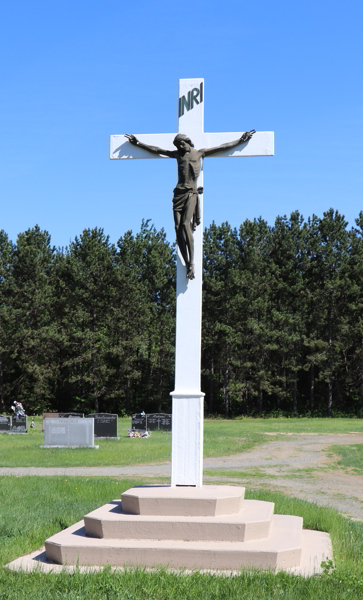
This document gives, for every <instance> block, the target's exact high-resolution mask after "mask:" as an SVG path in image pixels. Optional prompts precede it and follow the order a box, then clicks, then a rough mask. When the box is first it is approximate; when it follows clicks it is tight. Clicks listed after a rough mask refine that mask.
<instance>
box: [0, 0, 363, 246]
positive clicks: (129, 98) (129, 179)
mask: <svg viewBox="0 0 363 600" xmlns="http://www.w3.org/2000/svg"><path fill="white" fill-rule="evenodd" d="M362 17H363V4H362V2H361V1H359V0H357V1H352V0H345V1H344V2H343V0H341V1H339V2H337V1H335V0H331V1H329V2H328V1H325V2H322V1H320V0H314V1H311V0H304V2H291V0H289V1H286V0H278V1H277V0H254V1H252V0H248V1H245V0H238V1H236V0H225V1H224V2H217V1H215V0H209V1H208V2H207V1H203V2H202V1H198V0H196V1H190V2H178V3H176V2H170V1H166V0H155V1H152V0H151V1H150V0H149V1H145V0H134V2H125V1H122V0H118V1H117V2H116V1H114V0H108V1H107V2H100V1H97V2H96V1H93V0H87V2H86V1H84V0H77V1H76V2H75V1H74V0H72V1H69V0H62V1H59V0H52V1H51V2H49V0H47V1H43V0H35V1H34V2H29V1H28V2H25V1H19V2H16V0H13V1H12V2H10V1H9V0H5V2H3V3H2V5H1V8H0V56H1V79H0V81H1V84H0V90H1V93H0V161H1V163H0V165H1V166H0V198H1V220H0V229H4V230H5V231H6V232H7V233H8V235H9V237H10V238H11V239H12V240H13V241H15V239H16V236H17V234H18V233H19V232H21V231H24V230H26V229H28V228H29V227H32V226H34V225H35V224H39V225H40V227H41V228H42V229H46V230H48V231H49V232H50V234H51V235H52V243H53V244H55V245H56V246H66V245H67V244H68V243H69V241H70V240H71V239H73V238H74V237H75V236H76V235H79V234H80V233H81V232H82V231H83V229H84V228H87V227H96V226H98V227H103V228H104V230H105V233H106V234H108V235H110V238H111V241H112V242H116V241H117V239H118V238H119V237H120V236H121V235H123V234H124V232H125V231H127V230H129V229H132V230H133V231H134V232H135V233H136V232H137V231H139V229H140V223H141V220H142V218H145V219H147V218H149V219H151V220H152V222H153V223H154V224H155V226H156V227H157V228H158V229H160V228H161V227H164V228H165V230H166V232H167V234H168V239H169V240H170V241H173V240H174V229H173V218H172V208H171V199H172V189H173V187H174V185H175V179H176V170H175V164H174V161H172V160H160V161H158V160H157V161H155V160H153V161H110V160H109V159H108V136H109V134H116V133H125V132H128V133H135V134H136V133H164V132H172V131H175V130H176V117H175V115H176V90H177V81H178V79H179V78H189V77H204V79H205V131H239V130H241V131H243V130H247V129H252V128H255V129H257V130H274V131H276V156H275V157H269V158H245V159H236V160H230V159H228V160H226V159H218V158H213V159H209V161H208V159H207V160H206V165H205V181H204V183H205V194H204V201H205V224H206V225H209V224H210V223H211V221H212V220H215V221H216V222H217V223H221V222H222V221H229V222H230V223H231V224H232V225H233V226H238V225H239V224H240V223H242V222H243V221H244V220H245V219H246V218H248V219H253V218H254V217H259V216H262V217H263V218H264V219H266V220H267V221H268V222H269V223H270V224H273V223H274V220H275V217H276V216H277V215H284V214H287V215H289V214H290V213H291V212H292V211H293V210H296V209H298V210H299V211H300V212H301V213H302V214H303V215H304V216H305V218H307V217H308V216H310V215H312V214H313V213H315V214H317V215H318V216H322V215H323V212H324V211H326V210H328V209H329V208H330V207H333V208H335V209H338V210H339V211H340V212H341V213H343V214H344V215H345V216H346V218H347V220H348V222H349V226H352V225H353V224H354V219H355V218H356V217H357V216H358V213H359V211H360V210H363V202H362V200H363V198H362V187H363V160H362V159H363V94H362V92H363V77H362V57H363V36H362V26H363V18H362Z"/></svg>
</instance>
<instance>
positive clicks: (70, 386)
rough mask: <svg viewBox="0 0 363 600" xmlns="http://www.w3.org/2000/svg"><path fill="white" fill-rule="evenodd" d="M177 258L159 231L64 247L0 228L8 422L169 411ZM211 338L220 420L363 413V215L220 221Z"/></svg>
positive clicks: (211, 374)
mask: <svg viewBox="0 0 363 600" xmlns="http://www.w3.org/2000/svg"><path fill="white" fill-rule="evenodd" d="M175 258H176V255H175V246H174V245H170V244H169V243H168V242H167V240H166V235H165V233H164V231H163V230H161V231H157V230H156V229H155V228H154V227H153V226H152V225H150V223H149V222H148V221H146V222H143V223H142V226H141V230H140V232H139V233H138V234H137V235H133V234H132V232H127V233H125V235H124V236H123V237H121V238H120V239H119V241H118V242H117V245H113V244H111V243H110V241H109V238H108V237H107V236H106V235H105V234H104V232H103V230H102V229H98V228H96V229H92V230H84V232H83V233H82V235H80V237H79V238H78V237H77V238H76V239H75V240H74V241H73V242H72V243H71V244H70V246H69V247H67V248H66V249H55V248H54V247H52V246H51V240H50V236H49V234H48V232H46V231H41V230H40V228H39V227H38V226H36V227H34V228H33V229H29V230H28V231H26V232H25V233H21V234H20V235H19V236H18V239H17V241H16V243H15V244H13V243H12V242H11V241H10V240H9V238H8V236H7V234H6V233H5V232H4V231H0V412H2V411H4V412H8V411H9V408H10V405H11V404H12V402H13V401H14V400H18V401H21V402H22V403H23V404H24V407H25V408H26V411H27V412H28V414H33V413H41V412H43V411H45V410H50V411H69V410H82V411H83V412H85V413H87V412H91V411H106V412H117V413H118V414H131V413H132V412H137V411H140V410H145V411H146V412H154V411H157V412H161V411H170V406H171V403H170V395H169V394H170V391H171V390H172V389H173V379H174V373H173V371H174V343H175V263H176V260H175ZM202 340H203V341H202V346H203V347H202V389H203V391H204V392H205V393H206V409H207V411H208V412H209V413H210V414H217V413H219V414H225V415H227V416H228V415H239V414H258V413H259V414H261V413H278V412H279V411H282V412H284V413H285V414H291V415H292V414H296V413H300V414H307V413H310V414H327V415H330V416H331V415H333V414H339V413H344V414H356V415H360V416H363V212H362V213H360V215H359V217H358V218H357V220H356V227H355V228H352V229H351V230H348V229H347V223H346V221H345V219H344V217H343V216H342V215H341V214H339V212H337V211H334V210H332V209H331V210H329V211H328V212H326V213H324V217H323V218H318V217H316V216H313V217H311V218H310V219H309V220H308V221H307V222H304V219H303V217H302V216H301V215H300V214H299V213H298V212H295V213H293V214H292V215H291V217H290V218H287V217H278V218H277V219H276V222H275V225H274V226H273V227H271V226H269V225H268V224H267V223H266V222H265V221H264V220H262V219H257V220H254V221H245V222H244V223H243V224H242V225H241V226H240V227H239V229H235V228H232V227H231V226H230V225H229V224H228V223H223V224H222V225H220V226H217V225H216V224H214V223H213V224H212V225H211V226H210V227H209V228H208V229H206V230H205V235H204V286H203V334H202Z"/></svg>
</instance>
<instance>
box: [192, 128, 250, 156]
mask: <svg viewBox="0 0 363 600" xmlns="http://www.w3.org/2000/svg"><path fill="white" fill-rule="evenodd" d="M254 133H256V129H251V131H246V132H245V133H243V134H242V135H241V137H240V138H238V140H234V141H233V142H227V143H226V144H221V145H220V146H215V147H214V148H202V150H200V152H201V153H202V155H203V156H212V155H213V154H217V153H218V152H222V151H223V150H230V149H231V148H235V146H238V145H239V144H245V143H246V142H249V141H250V139H251V137H252V136H253V134H254Z"/></svg>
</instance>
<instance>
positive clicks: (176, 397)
mask: <svg viewBox="0 0 363 600" xmlns="http://www.w3.org/2000/svg"><path fill="white" fill-rule="evenodd" d="M178 132H179V133H184V134H186V135H188V136H189V137H190V138H191V140H192V142H193V143H194V147H195V148H197V149H199V148H212V147H214V146H219V145H220V144H225V143H226V142H231V141H233V140H237V139H238V138H239V137H241V135H242V133H243V132H242V131H240V132H234V133H204V80H203V79H181V80H180V81H179V98H178ZM131 133H133V132H131ZM136 137H137V138H138V140H140V142H143V143H144V144H149V145H152V146H158V147H159V148H164V149H166V150H174V151H175V146H173V139H174V137H175V133H161V134H136ZM274 154H275V134H274V132H272V131H259V132H256V133H255V135H254V136H253V137H252V139H251V140H250V141H249V142H248V143H245V144H240V145H239V146H237V147H235V148H232V149H231V150H226V151H223V152H219V153H218V154H216V155H215V156H218V157H220V156H225V157H227V156H229V157H239V156H273V155H274ZM110 158H111V159H136V158H150V159H152V158H167V157H165V156H161V155H156V154H152V153H151V152H148V151H147V150H144V149H142V148H139V147H137V146H135V145H132V144H131V143H130V142H129V141H128V139H127V138H126V137H125V136H124V135H111V136H110ZM202 163H203V161H202ZM203 178H204V172H203V164H202V165H201V173H200V176H199V178H198V186H202V187H203ZM165 200H166V206H167V199H165ZM171 200H172V190H170V199H169V207H170V218H172V201H171ZM200 215H201V223H200V225H199V226H198V227H197V229H196V231H195V233H194V252H195V279H193V280H188V279H187V278H186V267H185V265H184V263H183V259H182V258H181V255H180V251H179V250H178V258H177V287H176V294H177V311H176V356H175V390H174V391H173V392H171V395H172V398H173V408H172V414H173V423H172V431H173V432H172V475H171V485H172V486H175V485H190V486H201V485H202V483H203V419H204V394H203V392H202V391H201V389H200V366H201V328H202V273H203V228H204V226H203V195H201V197H200Z"/></svg>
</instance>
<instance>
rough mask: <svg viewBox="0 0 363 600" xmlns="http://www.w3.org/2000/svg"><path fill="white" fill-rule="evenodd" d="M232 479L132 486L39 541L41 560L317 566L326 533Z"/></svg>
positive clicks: (299, 569)
mask: <svg viewBox="0 0 363 600" xmlns="http://www.w3.org/2000/svg"><path fill="white" fill-rule="evenodd" d="M244 492H245V490H244V488H243V487H235V486H203V487H200V488H197V487H169V486H145V487H139V488H132V489H131V490H128V491H127V492H125V493H124V494H122V496H121V501H119V500H115V501H113V502H111V503H109V504H106V505H105V506H103V507H101V508H99V509H97V510H95V511H93V512H91V513H89V514H88V515H86V516H85V517H84V520H83V521H80V522H79V523H76V524H75V525H73V526H72V527H69V528H68V529H65V530H64V531H62V532H60V533H57V534H55V535H54V536H52V537H51V538H49V539H48V540H47V541H46V542H45V550H46V555H47V561H48V563H49V562H53V563H58V564H61V565H67V566H70V565H77V564H78V565H80V566H84V567H93V568H95V567H101V566H104V565H112V566H115V567H124V566H143V567H147V568H155V567H158V566H166V567H169V568H171V569H192V570H195V569H197V570H202V571H205V570H207V571H216V572H223V571H234V572H236V571H239V570H240V569H243V568H256V567H257V568H262V569H271V570H275V571H276V570H285V571H291V572H294V573H300V574H303V575H305V576H309V575H313V574H315V573H319V572H321V568H320V563H321V561H322V560H327V559H329V558H332V548H331V541H330V536H329V535H328V534H327V533H322V532H314V531H311V532H309V531H305V530H303V519H302V518H301V517H295V516H288V515H274V505H273V503H272V502H261V501H257V500H244Z"/></svg>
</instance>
